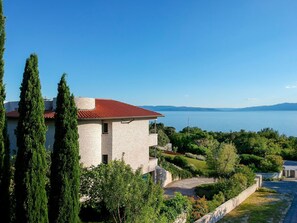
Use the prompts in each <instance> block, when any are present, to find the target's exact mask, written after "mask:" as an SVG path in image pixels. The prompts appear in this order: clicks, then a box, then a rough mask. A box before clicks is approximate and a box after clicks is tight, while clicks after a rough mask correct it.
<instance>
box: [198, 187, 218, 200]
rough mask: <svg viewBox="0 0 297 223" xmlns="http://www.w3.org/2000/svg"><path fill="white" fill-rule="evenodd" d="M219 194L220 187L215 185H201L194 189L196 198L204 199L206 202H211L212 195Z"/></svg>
mask: <svg viewBox="0 0 297 223" xmlns="http://www.w3.org/2000/svg"><path fill="white" fill-rule="evenodd" d="M219 192H220V187H218V186H217V183H214V184H202V185H199V186H198V187H196V188H195V193H196V195H197V196H198V197H205V198H206V199H207V200H212V199H213V197H214V195H215V194H217V193H219Z"/></svg>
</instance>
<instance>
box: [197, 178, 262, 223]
mask: <svg viewBox="0 0 297 223" xmlns="http://www.w3.org/2000/svg"><path fill="white" fill-rule="evenodd" d="M261 182H262V179H261V176H257V178H256V183H255V184H254V185H252V186H250V187H249V188H247V189H245V190H244V191H242V192H241V193H240V194H239V195H238V196H236V197H235V198H232V199H230V200H228V201H226V202H225V203H223V204H222V205H220V206H219V207H217V208H216V209H215V210H214V211H213V212H211V213H209V214H207V215H205V216H203V217H202V218H200V219H198V220H197V221H195V223H215V222H217V221H219V220H220V219H222V218H223V217H224V216H225V215H226V214H228V213H229V212H230V211H232V210H233V209H234V208H236V207H237V206H238V205H239V204H241V203H242V202H243V201H244V200H245V199H247V198H248V197H249V196H250V195H252V194H253V193H254V192H255V191H256V190H257V189H258V188H259V187H261Z"/></svg>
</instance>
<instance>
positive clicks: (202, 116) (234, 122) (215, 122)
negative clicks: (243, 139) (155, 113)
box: [158, 111, 297, 137]
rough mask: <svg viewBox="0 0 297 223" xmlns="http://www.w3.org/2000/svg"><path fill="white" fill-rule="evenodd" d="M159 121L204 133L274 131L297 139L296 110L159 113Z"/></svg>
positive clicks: (180, 128)
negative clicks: (196, 128) (195, 128)
mask: <svg viewBox="0 0 297 223" xmlns="http://www.w3.org/2000/svg"><path fill="white" fill-rule="evenodd" d="M160 113H161V114H163V115H164V117H160V118H158V122H162V123H164V124H165V125H166V126H173V127H175V128H176V130H177V131H180V130H182V129H183V128H185V127H187V126H190V127H199V128H201V129H203V130H207V131H222V132H234V131H240V130H241V129H243V130H246V131H260V130H261V129H263V128H273V129H274V130H277V131H278V132H279V133H280V134H285V135H287V136H296V137H297V111H162V112H160Z"/></svg>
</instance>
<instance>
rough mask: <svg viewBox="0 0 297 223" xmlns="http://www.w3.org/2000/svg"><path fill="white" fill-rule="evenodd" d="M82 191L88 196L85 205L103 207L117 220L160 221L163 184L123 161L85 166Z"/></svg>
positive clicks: (83, 194)
mask: <svg viewBox="0 0 297 223" xmlns="http://www.w3.org/2000/svg"><path fill="white" fill-rule="evenodd" d="M81 195H82V196H83V197H85V198H87V200H86V201H85V202H84V205H86V206H90V207H93V208H95V209H103V207H104V208H105V209H106V210H107V211H108V212H109V213H110V215H112V217H113V220H114V222H131V223H133V222H135V223H136V222H137V223H138V222H140V223H141V222H158V219H159V213H160V209H161V206H162V202H163V192H162V189H161V188H160V186H159V185H155V184H154V183H152V181H151V179H148V180H147V181H145V180H144V179H143V178H142V175H141V173H140V170H137V171H136V172H134V171H133V170H132V169H131V167H130V166H128V165H125V163H124V162H123V161H112V162H110V163H109V164H106V165H105V164H101V165H99V166H97V167H94V168H92V169H91V170H84V171H83V174H82V177H81ZM99 212H100V211H99Z"/></svg>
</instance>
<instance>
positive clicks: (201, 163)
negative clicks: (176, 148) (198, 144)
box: [163, 153, 208, 171]
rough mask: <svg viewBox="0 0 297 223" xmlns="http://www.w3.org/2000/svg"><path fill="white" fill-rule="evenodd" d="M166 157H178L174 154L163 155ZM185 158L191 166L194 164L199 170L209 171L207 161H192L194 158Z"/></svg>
mask: <svg viewBox="0 0 297 223" xmlns="http://www.w3.org/2000/svg"><path fill="white" fill-rule="evenodd" d="M163 155H164V156H170V157H175V156H176V155H173V154H166V153H163ZM183 157H184V158H186V160H187V161H188V162H189V163H190V164H193V165H194V166H195V167H196V168H197V169H198V170H206V171H207V170H208V167H207V165H206V162H205V161H202V160H197V159H192V158H189V157H186V156H183Z"/></svg>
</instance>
